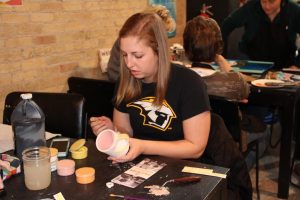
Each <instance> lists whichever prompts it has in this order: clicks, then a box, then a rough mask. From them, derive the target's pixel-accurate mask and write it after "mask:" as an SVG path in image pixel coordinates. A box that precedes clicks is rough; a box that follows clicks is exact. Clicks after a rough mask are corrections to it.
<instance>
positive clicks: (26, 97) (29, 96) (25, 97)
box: [21, 93, 32, 99]
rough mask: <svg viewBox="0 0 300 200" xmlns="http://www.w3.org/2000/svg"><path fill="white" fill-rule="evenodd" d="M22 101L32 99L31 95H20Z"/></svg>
mask: <svg viewBox="0 0 300 200" xmlns="http://www.w3.org/2000/svg"><path fill="white" fill-rule="evenodd" d="M21 97H22V99H32V94H31V93H25V94H21Z"/></svg>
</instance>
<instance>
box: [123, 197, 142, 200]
mask: <svg viewBox="0 0 300 200" xmlns="http://www.w3.org/2000/svg"><path fill="white" fill-rule="evenodd" d="M124 200H146V199H143V198H138V197H129V196H124Z"/></svg>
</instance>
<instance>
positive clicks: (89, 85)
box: [68, 77, 115, 138]
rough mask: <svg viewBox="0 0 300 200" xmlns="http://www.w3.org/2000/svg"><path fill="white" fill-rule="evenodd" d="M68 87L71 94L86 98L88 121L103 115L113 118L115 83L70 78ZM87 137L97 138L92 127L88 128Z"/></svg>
mask: <svg viewBox="0 0 300 200" xmlns="http://www.w3.org/2000/svg"><path fill="white" fill-rule="evenodd" d="M68 86H69V90H68V92H69V93H78V94H81V95H82V96H84V98H85V100H86V111H87V118H88V119H89V118H90V117H92V116H102V115H103V116H107V117H110V118H112V114H113V103H112V98H113V94H114V88H115V83H113V82H110V81H106V80H98V79H90V78H82V77H70V78H68ZM87 137H89V138H94V137H95V136H94V134H93V133H92V130H91V128H90V126H88V127H87Z"/></svg>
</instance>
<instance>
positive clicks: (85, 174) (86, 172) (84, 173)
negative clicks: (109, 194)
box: [75, 167, 95, 184]
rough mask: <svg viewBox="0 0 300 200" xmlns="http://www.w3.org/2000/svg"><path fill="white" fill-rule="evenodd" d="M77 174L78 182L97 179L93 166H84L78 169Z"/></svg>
mask: <svg viewBox="0 0 300 200" xmlns="http://www.w3.org/2000/svg"><path fill="white" fill-rule="evenodd" d="M75 175H76V181H77V183H80V184H88V183H92V182H94V180H95V169H94V168H92V167H82V168H79V169H77V170H76V172H75Z"/></svg>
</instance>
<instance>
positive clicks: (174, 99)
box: [91, 13, 210, 162]
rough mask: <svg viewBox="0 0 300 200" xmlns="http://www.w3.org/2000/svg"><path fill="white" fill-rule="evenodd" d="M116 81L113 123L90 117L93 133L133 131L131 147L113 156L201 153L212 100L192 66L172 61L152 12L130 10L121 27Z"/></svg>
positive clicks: (159, 22) (121, 159) (188, 155)
mask: <svg viewBox="0 0 300 200" xmlns="http://www.w3.org/2000/svg"><path fill="white" fill-rule="evenodd" d="M119 38H120V50H121V57H122V58H121V68H120V82H119V87H118V90H117V93H116V95H115V109H114V114H113V123H112V122H111V121H110V119H108V118H106V117H93V118H91V127H92V130H93V132H94V133H95V134H96V135H97V134H98V133H100V132H101V131H102V130H104V129H106V128H111V129H117V130H118V131H120V132H126V133H128V134H129V135H130V136H132V137H131V138H130V140H129V142H130V150H129V152H128V153H127V154H126V155H125V156H122V157H118V158H114V157H109V159H110V160H112V161H113V162H126V161H131V160H133V159H135V158H136V157H137V156H139V155H140V154H153V155H161V156H168V157H175V158H199V157H200V156H201V155H202V154H203V152H204V150H205V147H206V144H207V140H208V135H209V130H210V105H209V100H208V95H207V93H206V89H205V84H204V82H203V81H202V79H201V78H200V77H199V76H198V74H196V73H195V72H193V71H191V70H189V69H187V68H185V67H182V66H179V65H175V64H170V61H169V55H168V52H169V51H168V45H167V32H166V30H165V27H164V24H163V22H162V20H161V18H160V17H159V16H158V15H156V14H153V13H137V14H135V15H133V16H131V17H130V18H129V19H128V20H127V21H126V22H125V24H124V25H123V27H122V29H121V30H120V33H119Z"/></svg>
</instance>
